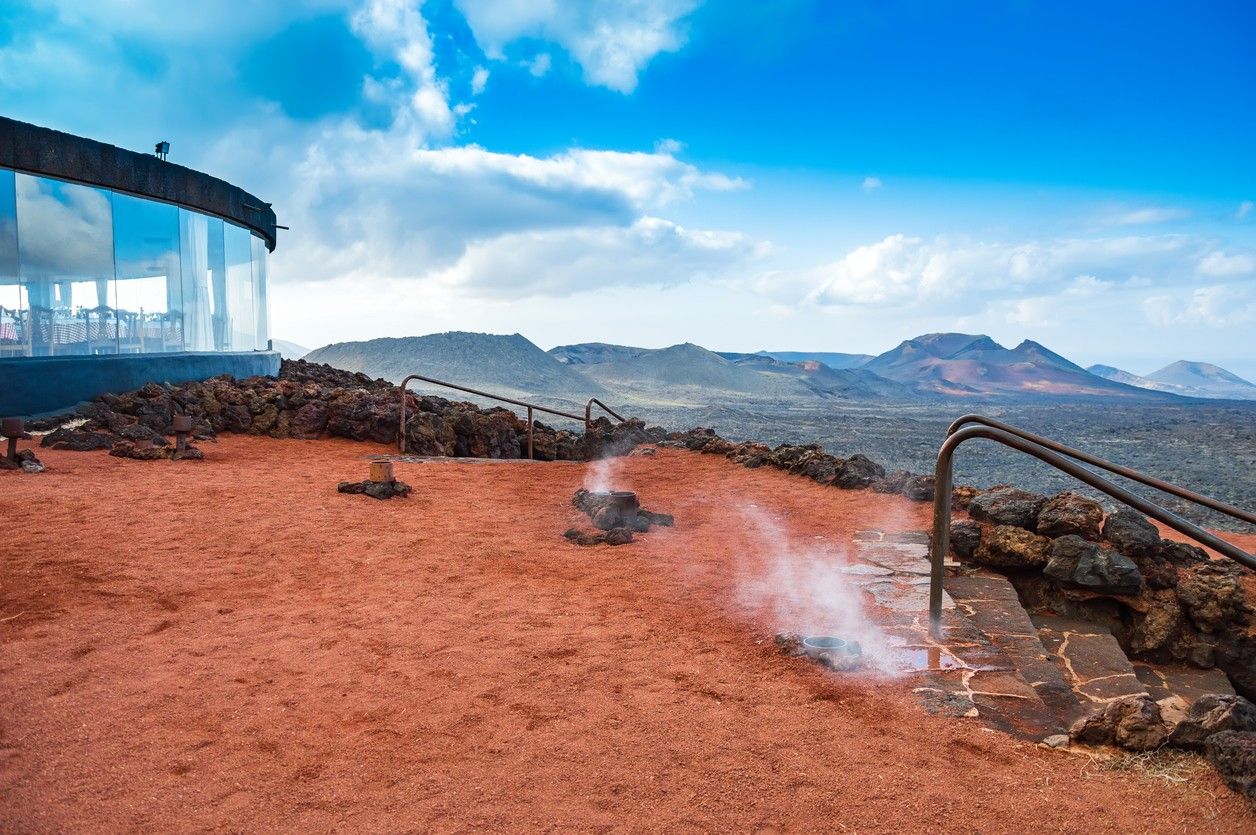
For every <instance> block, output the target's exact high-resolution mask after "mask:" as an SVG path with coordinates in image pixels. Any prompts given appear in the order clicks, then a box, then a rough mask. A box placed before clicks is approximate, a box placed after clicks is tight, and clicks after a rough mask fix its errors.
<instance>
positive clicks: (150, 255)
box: [113, 194, 183, 354]
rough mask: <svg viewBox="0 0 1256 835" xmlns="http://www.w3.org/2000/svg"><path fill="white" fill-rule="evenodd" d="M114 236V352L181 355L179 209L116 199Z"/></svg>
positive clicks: (181, 299)
mask: <svg viewBox="0 0 1256 835" xmlns="http://www.w3.org/2000/svg"><path fill="white" fill-rule="evenodd" d="M113 236H114V237H113V251H114V264H115V270H116V278H115V281H114V315H115V317H116V319H117V323H118V328H117V331H118V351H119V352H121V353H134V354H151V353H162V352H165V351H181V350H183V286H182V278H181V276H180V272H179V210H178V208H177V207H175V206H172V205H170V204H168V203H158V202H156V201H153V200H143V199H141V198H138V197H130V196H128V195H125V194H114V196H113Z"/></svg>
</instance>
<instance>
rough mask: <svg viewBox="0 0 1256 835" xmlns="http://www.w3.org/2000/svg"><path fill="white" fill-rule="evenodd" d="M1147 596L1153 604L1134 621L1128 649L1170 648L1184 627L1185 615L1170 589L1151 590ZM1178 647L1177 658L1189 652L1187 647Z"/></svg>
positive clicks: (1147, 651) (1151, 650)
mask: <svg viewBox="0 0 1256 835" xmlns="http://www.w3.org/2000/svg"><path fill="white" fill-rule="evenodd" d="M1149 596H1150V597H1151V599H1152V600H1153V602H1154V605H1152V607H1151V608H1150V609H1148V611H1147V614H1146V615H1144V616H1143V618H1142V619H1141V620H1138V621H1137V622H1136V623H1135V625H1134V629H1133V630H1132V631H1131V633H1130V650H1131V651H1133V652H1135V653H1149V652H1156V651H1157V650H1164V649H1169V650H1172V648H1174V644H1175V643H1176V642H1177V641H1178V639H1179V636H1180V635H1181V634H1182V631H1183V629H1184V628H1185V627H1186V620H1185V617H1186V616H1185V614H1183V612H1182V607H1181V606H1180V605H1179V604H1178V599H1177V595H1176V594H1174V593H1173V592H1171V591H1153V592H1151V593H1150V595H1149ZM1178 649H1179V652H1178V653H1177V655H1178V657H1179V659H1180V658H1184V657H1185V656H1186V655H1187V654H1188V653H1189V649H1183V648H1181V647H1180V646H1179V647H1178Z"/></svg>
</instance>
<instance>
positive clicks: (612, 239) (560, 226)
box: [278, 127, 745, 287]
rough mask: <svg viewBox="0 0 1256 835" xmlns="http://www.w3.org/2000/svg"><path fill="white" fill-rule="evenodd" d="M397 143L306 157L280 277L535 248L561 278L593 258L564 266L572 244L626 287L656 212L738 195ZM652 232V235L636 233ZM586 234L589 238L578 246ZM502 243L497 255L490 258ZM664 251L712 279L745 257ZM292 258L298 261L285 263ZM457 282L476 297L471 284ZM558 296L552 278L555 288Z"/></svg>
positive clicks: (685, 238) (685, 183)
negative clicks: (294, 240)
mask: <svg viewBox="0 0 1256 835" xmlns="http://www.w3.org/2000/svg"><path fill="white" fill-rule="evenodd" d="M396 139H397V137H396V136H393V135H391V134H380V133H372V132H363V131H353V130H350V129H349V128H346V127H342V128H341V129H339V130H337V131H335V132H329V133H328V134H327V135H325V136H323V137H322V138H320V139H319V141H317V142H316V143H314V144H313V145H312V146H311V147H310V149H309V152H308V154H307V155H306V157H305V159H304V160H303V161H302V162H301V163H300V164H299V165H298V166H297V167H296V176H295V178H294V180H295V183H296V188H295V190H294V191H293V192H292V193H290V194H289V195H288V206H289V210H288V211H289V213H290V215H291V216H292V221H291V224H290V225H292V226H293V228H294V232H293V236H294V237H299V240H300V243H299V245H298V246H295V247H287V248H285V250H284V252H283V253H281V254H280V255H279V256H278V257H281V258H284V259H291V260H292V261H293V263H291V264H290V265H289V266H290V269H287V270H285V271H284V273H286V274H288V275H292V276H294V277H297V278H300V279H301V280H318V279H326V278H333V277H336V276H339V275H344V274H359V275H373V276H390V277H406V276H410V277H414V278H421V277H424V276H427V275H430V274H434V273H436V272H439V271H441V270H447V269H448V268H450V267H451V266H453V265H454V264H456V263H457V262H458V261H459V260H460V259H462V258H464V257H465V256H467V254H468V253H469V252H472V251H475V252H479V253H481V255H480V256H478V257H480V258H481V259H483V258H484V257H485V256H484V255H483V253H489V254H493V255H496V254H497V253H502V252H508V251H511V250H513V251H514V253H515V255H516V256H517V257H518V258H520V259H521V261H522V260H523V259H525V258H527V257H528V256H527V254H526V252H525V251H524V250H526V248H527V247H530V246H535V247H537V248H538V249H542V250H544V251H546V252H548V253H549V254H550V255H551V256H553V257H554V260H553V264H551V265H550V267H548V268H549V269H554V270H563V271H566V272H570V271H571V270H574V269H577V268H578V267H579V265H581V264H588V263H592V260H593V259H591V257H589V256H588V255H585V256H582V257H581V258H578V259H571V260H566V259H563V258H561V257H559V256H558V254H557V250H556V249H555V246H556V242H558V241H563V240H568V241H571V242H572V243H573V245H574V246H578V247H581V248H583V250H584V251H585V252H586V253H587V252H588V251H590V250H591V249H592V248H593V247H595V246H596V245H598V244H599V243H603V244H605V245H606V246H607V248H608V257H613V258H615V259H618V260H619V261H620V262H621V264H622V265H625V266H624V268H623V269H617V270H615V271H613V272H608V273H606V276H612V275H613V276H623V275H625V271H624V270H625V269H626V265H629V264H632V263H634V260H633V259H632V258H631V257H630V256H629V255H628V253H627V252H626V249H627V248H628V247H629V246H631V245H633V244H637V245H640V246H642V247H644V248H646V249H649V250H650V251H651V252H653V253H657V252H659V251H661V249H660V247H661V245H662V243H664V242H665V238H664V237H663V236H660V235H659V234H657V232H658V230H659V229H660V228H661V227H660V226H659V225H658V224H660V223H665V221H660V220H658V219H657V218H654V217H653V214H652V213H653V212H656V211H657V210H659V209H662V208H665V207H667V206H668V205H671V204H673V203H675V202H677V201H683V200H689V199H691V198H692V197H693V196H694V195H695V194H696V193H697V192H699V191H704V190H716V191H720V190H728V189H734V188H740V187H742V185H743V184H742V183H741V182H740V181H738V180H735V179H732V178H729V177H725V176H722V175H720V174H716V173H710V172H705V171H701V170H699V169H698V168H696V167H695V166H693V165H690V164H688V163H685V162H682V161H681V160H678V159H677V158H676V157H675V156H673V155H671V154H670V153H664V152H659V151H655V152H653V153H647V152H635V153H631V152H619V151H599V150H586V149H573V150H570V151H566V152H563V153H559V154H555V155H552V156H548V157H536V156H530V155H526V154H501V153H495V152H492V151H488V150H485V149H483V148H479V147H475V146H465V147H444V148H426V147H411V148H410V149H409V150H408V151H405V152H401V153H399V152H398V151H397V148H396V147H395V140H396ZM647 219H650V220H651V222H650V223H646V224H645V225H642V223H643V222H644V221H645V220H647ZM589 230H597V234H592V235H590V234H586V233H588V232H589ZM611 230H618V231H617V232H616V234H611ZM647 232H654V233H656V234H646V233H647ZM564 236H566V237H564ZM498 238H504V239H505V243H503V244H502V245H501V246H493V245H492V244H493V242H494V241H495V240H497V239H498ZM672 238H673V239H674V242H686V243H688V244H691V246H690V247H688V248H687V249H684V250H683V251H682V250H681V249H677V250H676V251H677V253H678V254H681V255H683V256H684V258H683V263H684V264H686V265H688V266H695V265H696V264H697V263H698V261H699V260H700V257H701V256H703V255H704V254H706V255H709V256H710V257H711V258H712V259H713V261H712V265H713V266H718V265H719V264H722V263H724V262H726V261H727V254H728V253H729V252H734V253H736V252H744V251H745V247H744V246H743V245H742V244H741V243H740V242H737V245H736V246H733V245H732V244H733V243H734V242H733V241H732V240H731V239H728V238H726V237H724V236H723V233H713V232H712V233H708V232H703V231H699V230H693V231H690V230H682V229H680V227H675V230H673V235H672ZM712 242H715V243H712ZM716 244H718V245H716ZM502 247H505V248H504V249H503V248H502ZM292 250H296V252H297V253H298V254H297V255H294V256H289V255H287V252H289V251H292ZM298 260H299V263H297V262H298ZM531 262H532V266H531V269H533V270H534V271H535V272H537V273H538V274H537V275H536V276H535V279H534V285H535V286H536V287H544V286H546V279H545V278H544V276H543V275H541V274H540V273H543V272H544V269H542V265H543V264H544V261H542V260H540V259H531ZM285 263H287V261H285ZM476 263H481V262H476ZM679 263H681V262H678V264H679ZM696 272H698V273H701V272H702V270H700V269H699V270H696ZM480 274H481V273H480V272H478V271H476V270H474V269H471V268H470V267H468V268H467V270H466V271H465V275H466V276H478V275H480ZM672 274H673V275H675V271H673V272H672ZM503 280H504V279H503ZM588 280H589V281H604V280H606V279H605V278H599V277H597V276H589V277H588ZM452 283H455V284H459V285H460V286H465V287H480V286H483V282H480V281H478V280H472V279H471V278H467V280H463V281H459V282H452ZM565 283H566V280H565V279H559V280H557V281H556V285H555V286H557V285H561V284H565ZM521 286H522V285H521Z"/></svg>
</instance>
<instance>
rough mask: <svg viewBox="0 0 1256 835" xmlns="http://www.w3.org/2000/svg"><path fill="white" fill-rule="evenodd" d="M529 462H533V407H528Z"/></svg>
mask: <svg viewBox="0 0 1256 835" xmlns="http://www.w3.org/2000/svg"><path fill="white" fill-rule="evenodd" d="M528 460H529V461H531V460H532V407H531V406H529V407H528Z"/></svg>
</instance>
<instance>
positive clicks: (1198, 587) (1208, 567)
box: [1177, 563, 1244, 632]
mask: <svg viewBox="0 0 1256 835" xmlns="http://www.w3.org/2000/svg"><path fill="white" fill-rule="evenodd" d="M1241 570H1242V569H1240V568H1239V567H1238V566H1237V565H1233V564H1229V563H1207V564H1204V565H1200V566H1198V567H1196V568H1194V569H1192V570H1189V571H1182V572H1181V574H1180V575H1179V578H1178V584H1177V596H1178V599H1179V600H1180V601H1182V605H1183V607H1184V608H1185V609H1186V613H1187V615H1188V616H1189V617H1190V619H1191V621H1192V622H1193V623H1194V624H1195V625H1196V626H1197V627H1199V629H1200V630H1202V631H1204V632H1217V631H1220V630H1222V629H1224V628H1225V627H1227V626H1232V625H1234V624H1235V623H1237V622H1238V621H1239V620H1240V619H1241V618H1242V615H1243V610H1244V600H1243V587H1242V585H1241V584H1240V581H1239V576H1240V574H1239V572H1240V571H1241Z"/></svg>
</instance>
